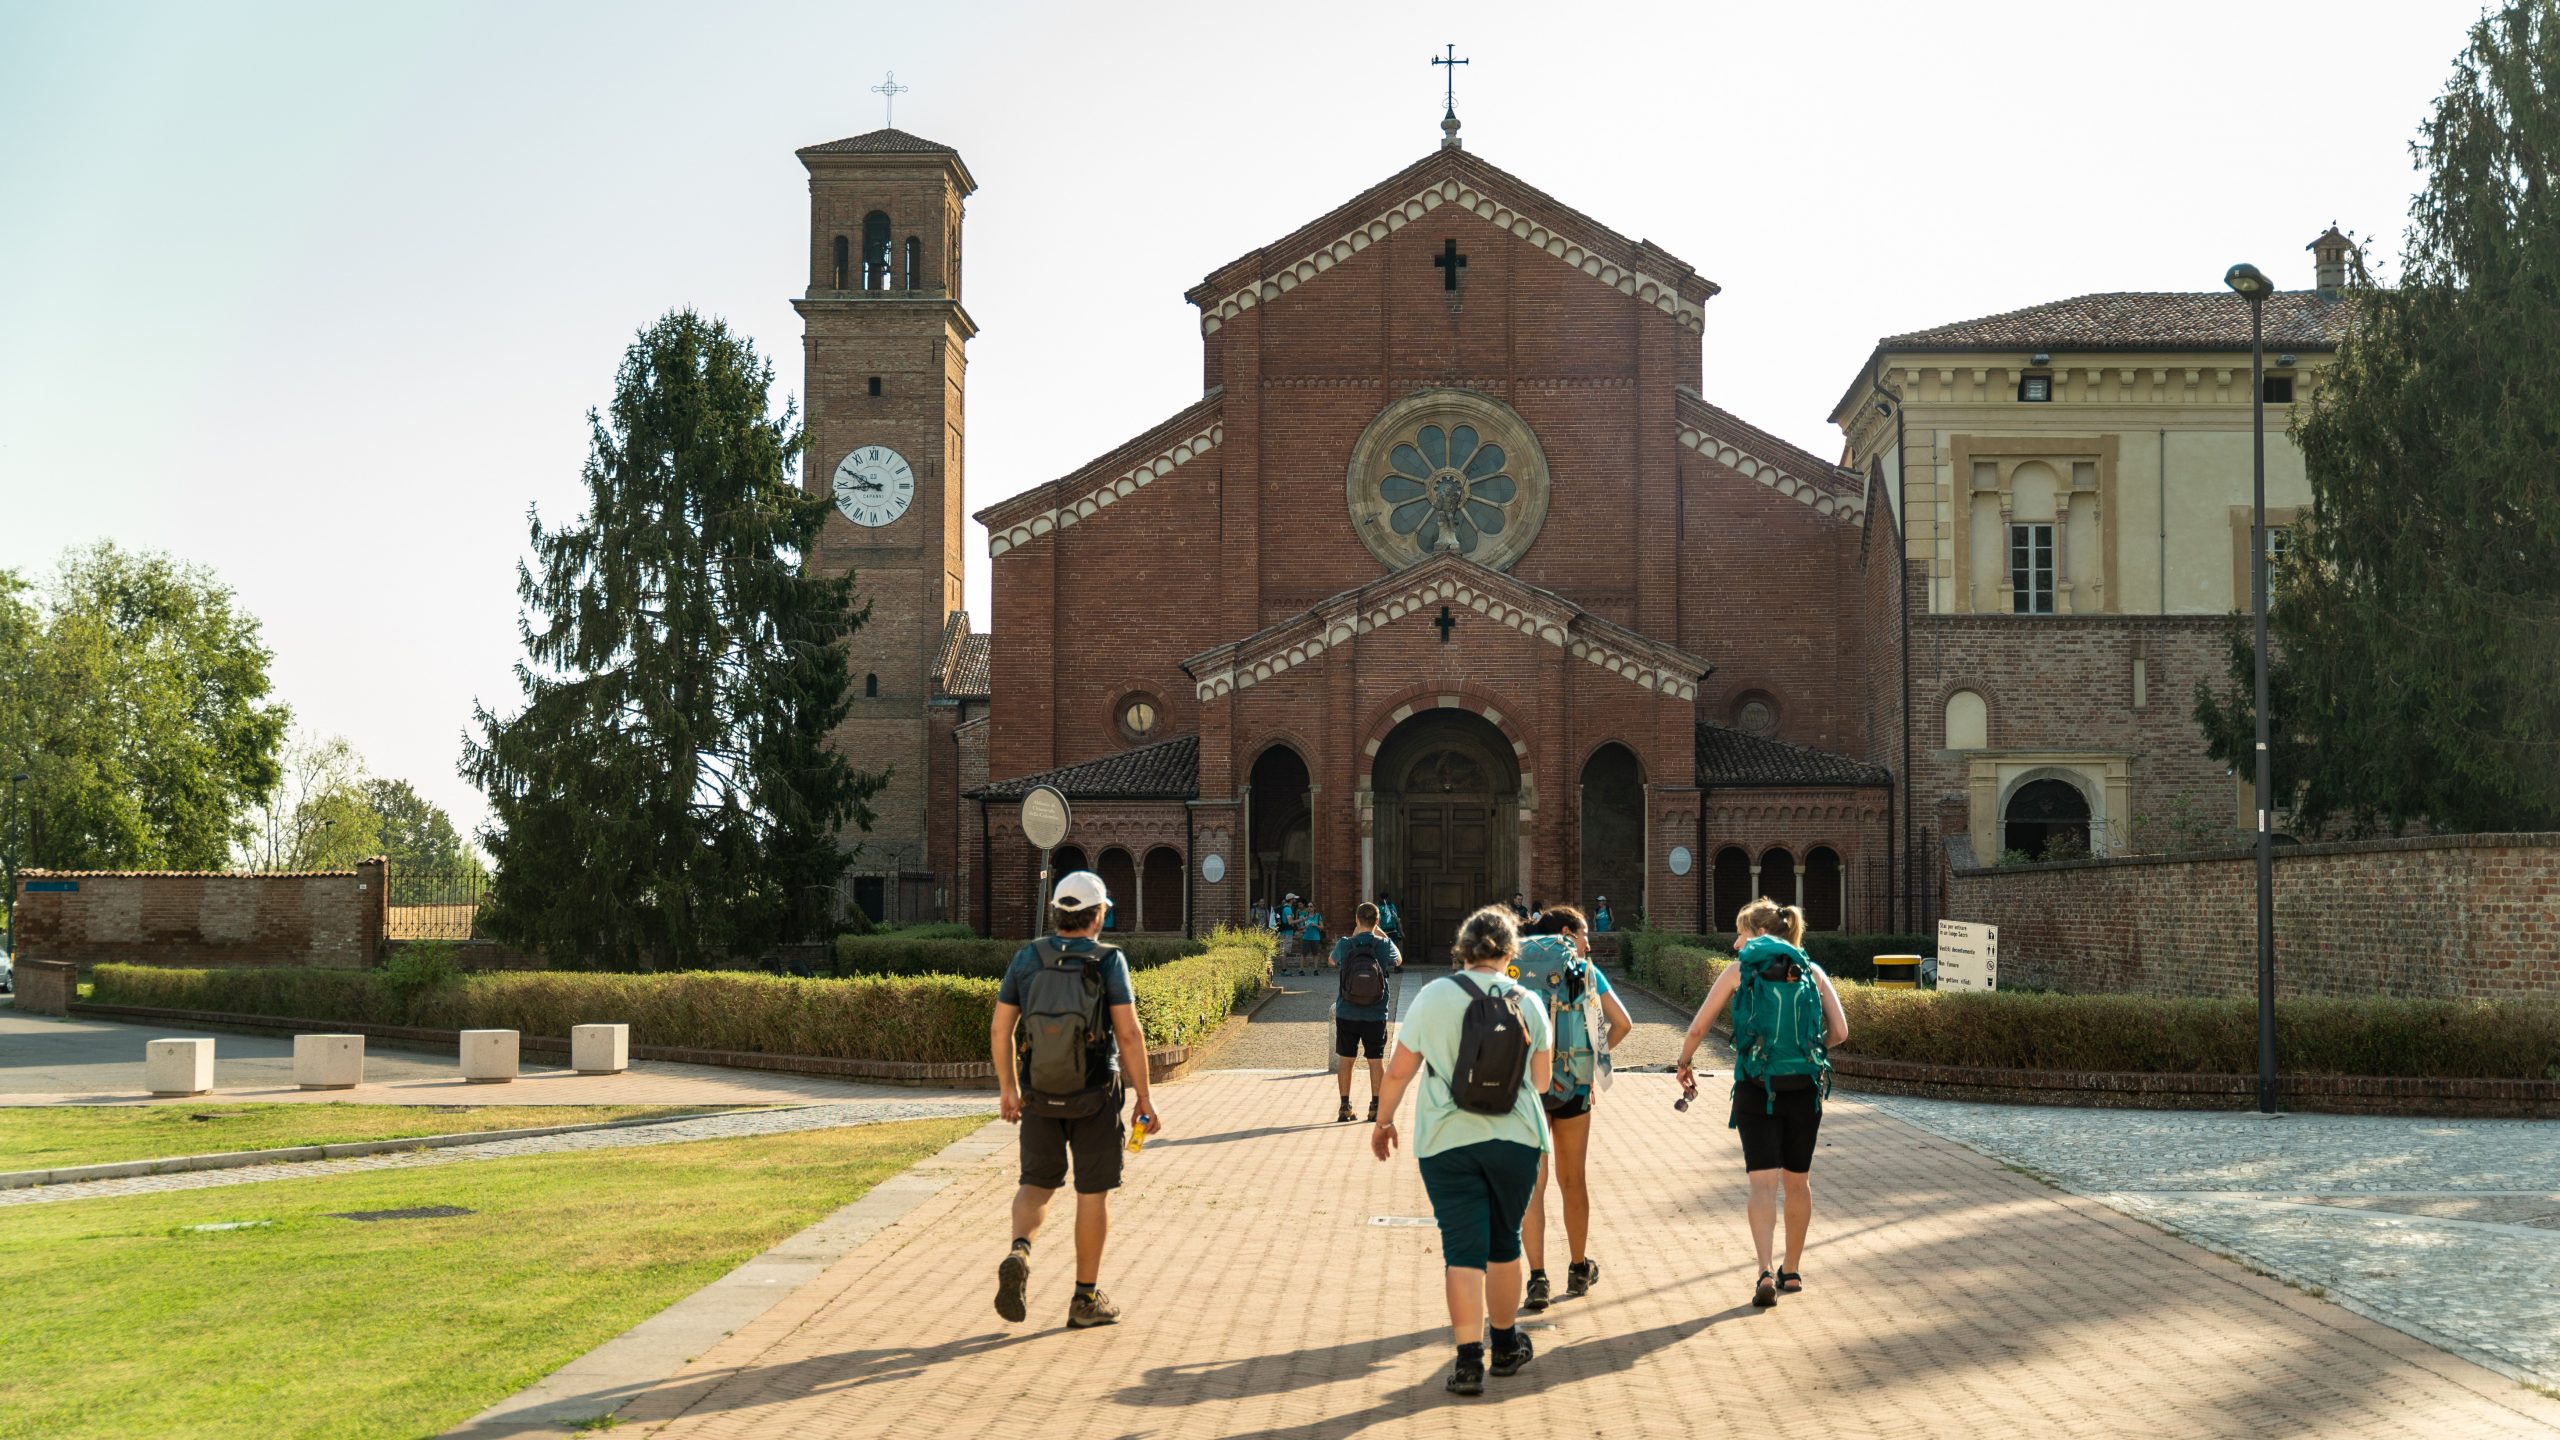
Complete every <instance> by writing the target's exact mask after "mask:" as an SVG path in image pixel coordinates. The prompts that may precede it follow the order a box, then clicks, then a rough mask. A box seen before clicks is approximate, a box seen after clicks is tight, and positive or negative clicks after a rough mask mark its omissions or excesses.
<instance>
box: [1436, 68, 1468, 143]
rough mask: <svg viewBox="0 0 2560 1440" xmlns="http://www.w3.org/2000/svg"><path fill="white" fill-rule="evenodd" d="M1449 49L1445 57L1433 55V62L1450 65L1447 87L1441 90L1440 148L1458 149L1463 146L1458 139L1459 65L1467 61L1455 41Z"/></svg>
mask: <svg viewBox="0 0 2560 1440" xmlns="http://www.w3.org/2000/svg"><path fill="white" fill-rule="evenodd" d="M1448 50H1449V53H1448V55H1447V56H1446V57H1445V58H1444V57H1442V56H1438V55H1434V56H1432V57H1431V63H1432V64H1434V65H1445V66H1447V67H1448V81H1447V88H1446V89H1445V90H1443V91H1442V92H1441V105H1442V107H1443V108H1442V110H1441V112H1440V148H1441V149H1443V150H1457V149H1461V148H1463V143H1462V142H1461V141H1460V140H1459V139H1458V67H1459V66H1461V65H1464V64H1466V63H1467V62H1466V61H1464V60H1461V59H1459V58H1458V47H1457V45H1456V43H1455V42H1452V43H1451V44H1450V45H1449V47H1448Z"/></svg>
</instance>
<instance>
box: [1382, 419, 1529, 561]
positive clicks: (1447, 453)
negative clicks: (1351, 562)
mask: <svg viewBox="0 0 2560 1440" xmlns="http://www.w3.org/2000/svg"><path fill="white" fill-rule="evenodd" d="M1348 482H1349V483H1348V486H1347V491H1348V493H1347V498H1348V499H1349V501H1350V505H1351V520H1352V524H1353V526H1354V528H1355V529H1357V530H1358V532H1359V534H1360V538H1361V540H1362V541H1363V542H1364V543H1366V544H1367V545H1368V547H1369V549H1370V552H1371V553H1373V554H1375V555H1376V556H1377V557H1378V558H1379V559H1380V560H1382V561H1385V562H1386V563H1387V564H1389V565H1390V566H1403V565H1409V564H1412V563H1414V562H1415V561H1417V560H1422V559H1425V558H1427V557H1429V556H1431V555H1433V554H1440V553H1447V554H1456V555H1463V556H1465V557H1466V558H1467V559H1469V560H1472V561H1474V562H1476V563H1477V564H1479V565H1485V566H1490V567H1492V568H1493V569H1497V570H1504V569H1509V568H1510V566H1511V563H1512V562H1513V561H1515V560H1517V559H1519V558H1520V556H1521V555H1522V553H1524V552H1525V551H1527V550H1528V548H1529V545H1530V542H1532V541H1534V540H1535V539H1536V538H1537V535H1538V530H1539V528H1540V526H1541V525H1542V523H1543V522H1544V521H1545V519H1546V512H1547V494H1548V483H1547V474H1546V457H1545V455H1544V453H1543V452H1542V451H1541V450H1540V449H1539V446H1538V440H1537V437H1536V436H1535V435H1533V434H1532V433H1530V430H1529V427H1528V426H1527V425H1526V424H1525V423H1523V422H1522V420H1521V419H1520V416H1519V414H1518V413H1517V412H1515V411H1513V410H1512V409H1511V407H1510V406H1508V405H1505V404H1503V403H1502V402H1501V401H1499V400H1496V399H1494V398H1493V397H1492V396H1490V395H1484V394H1480V393H1477V392H1475V391H1471V390H1457V389H1432V390H1421V391H1417V392H1415V393H1414V394H1411V395H1408V396H1406V397H1405V398H1404V399H1402V400H1399V401H1397V402H1396V403H1395V404H1393V405H1390V406H1388V407H1387V408H1386V409H1385V410H1384V411H1382V412H1380V413H1379V414H1378V416H1377V418H1375V419H1374V420H1372V421H1370V423H1369V427H1368V429H1367V431H1366V432H1365V433H1363V434H1362V435H1361V437H1360V440H1359V443H1358V444H1356V445H1355V446H1354V447H1353V448H1352V457H1351V470H1350V474H1349V476H1348Z"/></svg>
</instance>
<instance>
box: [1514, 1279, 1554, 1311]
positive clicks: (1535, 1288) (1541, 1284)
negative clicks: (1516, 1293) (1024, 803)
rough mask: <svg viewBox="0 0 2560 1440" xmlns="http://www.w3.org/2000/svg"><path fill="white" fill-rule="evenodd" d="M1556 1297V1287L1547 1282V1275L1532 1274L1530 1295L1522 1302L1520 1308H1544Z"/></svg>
mask: <svg viewBox="0 0 2560 1440" xmlns="http://www.w3.org/2000/svg"><path fill="white" fill-rule="evenodd" d="M1554 1299H1555V1289H1554V1287H1553V1286H1551V1285H1549V1284H1548V1283H1547V1277H1546V1276H1544V1275H1532V1276H1530V1277H1529V1294H1528V1297H1527V1298H1526V1299H1524V1300H1522V1301H1521V1302H1520V1308H1521V1309H1523V1310H1544V1309H1546V1308H1547V1306H1548V1305H1549V1304H1550V1303H1551V1302H1552V1301H1553V1300H1554Z"/></svg>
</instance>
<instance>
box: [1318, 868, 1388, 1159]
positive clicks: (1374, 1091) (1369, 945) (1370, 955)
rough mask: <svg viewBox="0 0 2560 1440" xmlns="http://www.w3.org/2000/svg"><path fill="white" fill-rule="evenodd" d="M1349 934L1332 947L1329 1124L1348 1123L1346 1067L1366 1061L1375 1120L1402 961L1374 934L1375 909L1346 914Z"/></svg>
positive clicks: (1361, 908) (1348, 1075) (1371, 1115)
mask: <svg viewBox="0 0 2560 1440" xmlns="http://www.w3.org/2000/svg"><path fill="white" fill-rule="evenodd" d="M1351 923H1352V930H1351V933H1350V934H1348V935H1345V936H1343V937H1342V938H1341V939H1339V940H1337V941H1335V942H1334V943H1333V969H1334V977H1335V983H1334V993H1333V1056H1334V1062H1333V1064H1334V1076H1333V1078H1334V1089H1335V1090H1336V1091H1338V1092H1339V1093H1340V1094H1341V1096H1342V1109H1341V1112H1340V1113H1338V1114H1336V1115H1335V1116H1334V1117H1333V1119H1334V1123H1335V1124H1337V1125H1339V1124H1344V1123H1347V1122H1348V1121H1349V1120H1350V1119H1351V1062H1352V1061H1353V1060H1355V1059H1358V1058H1359V1056H1360V1054H1361V1052H1362V1051H1364V1050H1365V1051H1366V1052H1368V1056H1369V1118H1370V1119H1371V1120H1373V1121H1374V1120H1376V1119H1377V1118H1378V1085H1379V1081H1380V1077H1381V1072H1383V1071H1384V1070H1385V1069H1386V1060H1387V1010H1388V1007H1389V1006H1390V1005H1391V1004H1392V1003H1393V1000H1394V996H1395V976H1396V973H1397V972H1398V971H1400V970H1402V969H1404V956H1403V955H1402V954H1401V953H1400V952H1398V951H1397V949H1396V947H1395V942H1394V941H1392V940H1389V939H1388V938H1387V937H1386V936H1385V935H1382V934H1380V933H1379V931H1378V907H1377V906H1375V905H1370V904H1367V903H1363V904H1361V905H1360V906H1359V907H1358V908H1357V909H1355V910H1353V911H1352V912H1351Z"/></svg>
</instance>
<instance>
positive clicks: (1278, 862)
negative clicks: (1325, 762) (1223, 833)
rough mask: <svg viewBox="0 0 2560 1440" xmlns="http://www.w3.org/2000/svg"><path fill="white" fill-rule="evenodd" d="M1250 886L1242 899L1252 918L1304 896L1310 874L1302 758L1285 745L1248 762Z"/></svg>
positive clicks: (1309, 834) (1310, 846) (1309, 833)
mask: <svg viewBox="0 0 2560 1440" xmlns="http://www.w3.org/2000/svg"><path fill="white" fill-rule="evenodd" d="M1246 783H1248V784H1250V785H1251V786H1252V787H1253V794H1252V797H1251V798H1252V805H1253V818H1252V824H1253V835H1252V841H1253V846H1252V849H1253V886H1252V889H1251V891H1250V893H1249V894H1248V895H1247V897H1246V900H1247V903H1248V904H1250V905H1251V906H1252V907H1253V915H1254V918H1256V919H1257V920H1258V919H1260V918H1261V916H1262V912H1264V911H1265V910H1268V909H1269V908H1270V907H1272V906H1274V905H1277V904H1279V903H1280V897H1281V896H1283V895H1288V894H1291V893H1293V892H1294V893H1296V894H1299V895H1304V894H1306V893H1307V891H1308V890H1309V889H1310V888H1311V887H1310V886H1309V884H1308V882H1309V881H1310V880H1311V879H1312V878H1313V875H1314V872H1313V870H1312V869H1311V867H1310V865H1309V863H1308V862H1309V860H1310V858H1311V855H1312V850H1313V841H1314V838H1315V829H1314V826H1313V825H1312V824H1311V823H1310V822H1311V820H1312V819H1313V812H1312V811H1311V810H1310V809H1309V808H1308V804H1307V762H1306V761H1305V760H1303V759H1301V758H1299V755H1298V752H1297V751H1295V750H1292V749H1290V748H1289V747H1288V746H1286V745H1274V746H1272V747H1271V748H1270V749H1268V750H1265V751H1263V752H1262V758H1260V759H1258V760H1256V761H1254V762H1253V775H1252V777H1251V779H1250V780H1248V781H1247V782H1246Z"/></svg>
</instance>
